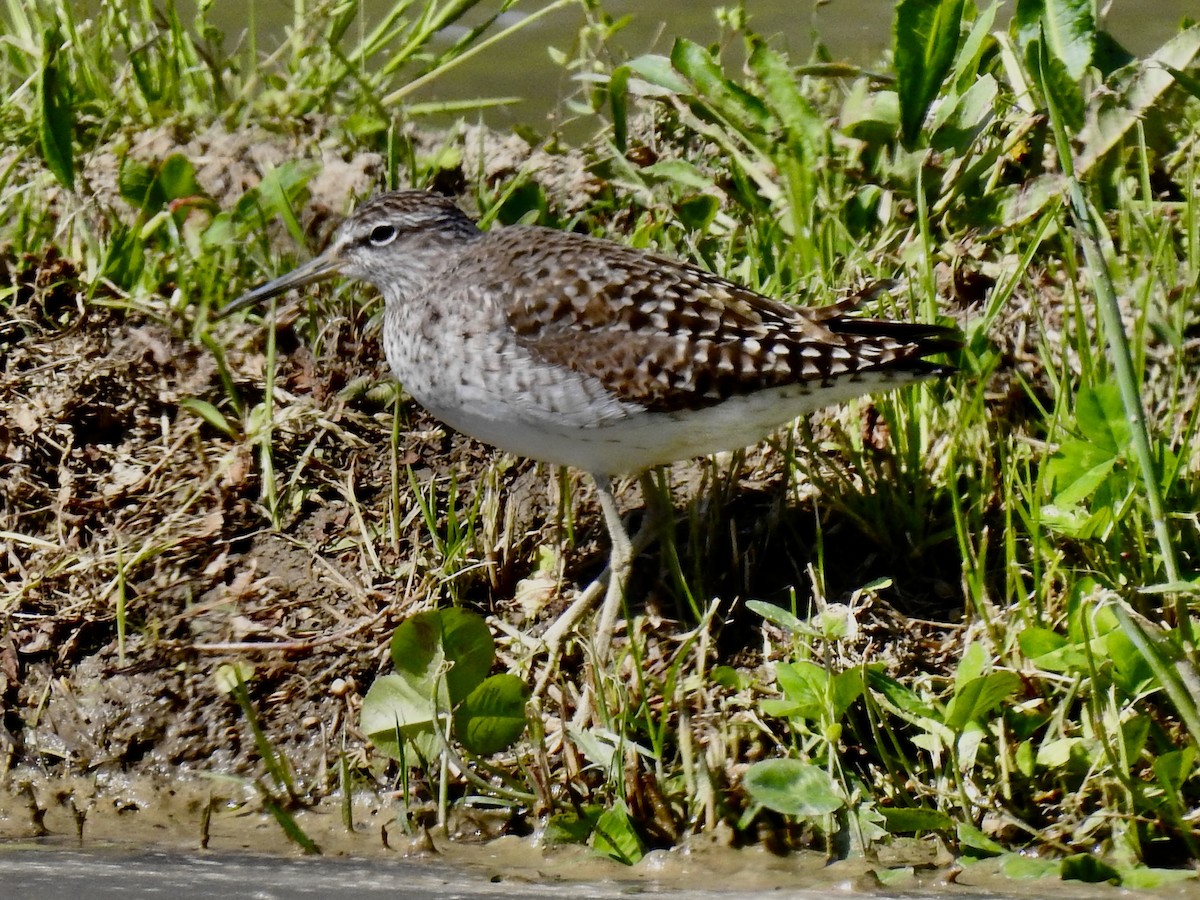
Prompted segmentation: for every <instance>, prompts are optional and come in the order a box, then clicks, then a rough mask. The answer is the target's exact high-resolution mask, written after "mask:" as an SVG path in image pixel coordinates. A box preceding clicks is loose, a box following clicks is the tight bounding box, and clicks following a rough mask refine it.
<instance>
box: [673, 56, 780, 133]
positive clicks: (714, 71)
mask: <svg viewBox="0 0 1200 900" xmlns="http://www.w3.org/2000/svg"><path fill="white" fill-rule="evenodd" d="M671 64H672V65H673V66H674V67H675V69H676V71H678V72H679V73H680V74H681V75H683V76H684V77H685V78H687V79H688V80H689V81H691V83H692V85H693V87H694V88H695V93H696V95H697V97H698V98H699V99H700V100H702V101H703V102H704V103H706V104H707V105H708V106H709V107H710V108H711V109H713V110H714V111H715V112H717V114H719V115H720V116H722V117H723V118H724V119H725V120H726V121H728V122H729V123H730V124H731V125H732V126H733V127H734V128H736V129H737V130H738V131H740V132H741V133H742V135H743V136H744V137H746V138H750V139H757V140H762V139H763V137H764V136H765V134H766V133H767V132H768V131H770V130H771V128H772V125H773V123H772V121H771V114H770V113H769V112H768V111H767V108H766V107H765V106H764V105H763V102H762V101H761V100H759V99H758V98H757V97H755V96H754V95H753V94H751V93H750V92H749V91H747V90H746V89H745V88H743V87H741V86H740V85H738V84H735V83H734V82H733V81H730V80H729V79H728V78H726V77H725V73H724V72H723V71H722V69H721V66H720V65H719V64H718V62H717V61H716V60H715V59H713V57H712V54H710V53H709V52H708V50H706V49H705V48H704V47H701V46H700V45H699V44H696V43H694V42H692V41H689V40H687V39H686V38H677V39H676V41H675V45H674V46H673V47H672V48H671Z"/></svg>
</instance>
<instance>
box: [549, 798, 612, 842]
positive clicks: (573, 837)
mask: <svg viewBox="0 0 1200 900" xmlns="http://www.w3.org/2000/svg"><path fill="white" fill-rule="evenodd" d="M603 813H604V808H603V807H602V806H598V805H596V804H591V805H588V806H584V807H582V808H579V809H570V810H567V811H566V812H561V813H555V814H554V815H552V816H551V817H550V819H549V821H547V822H546V830H545V831H544V832H543V833H542V840H544V841H545V842H546V843H547V844H582V843H585V842H586V841H587V839H588V837H589V836H590V835H591V833H592V831H593V830H594V829H595V827H596V823H597V822H598V821H599V819H600V816H601V815H602V814H603Z"/></svg>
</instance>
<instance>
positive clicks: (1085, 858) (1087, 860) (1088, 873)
mask: <svg viewBox="0 0 1200 900" xmlns="http://www.w3.org/2000/svg"><path fill="white" fill-rule="evenodd" d="M1059 871H1060V872H1061V874H1062V878H1063V881H1085V882H1087V883H1088V884H1098V883H1100V882H1102V881H1108V882H1111V883H1113V884H1118V883H1119V882H1120V881H1121V873H1120V872H1118V871H1117V870H1116V869H1114V868H1113V867H1112V866H1110V865H1109V864H1108V863H1106V862H1104V861H1103V860H1102V859H1100V858H1099V857H1096V856H1093V855H1092V854H1090V853H1076V854H1075V855H1074V856H1067V857H1065V858H1063V860H1062V861H1061V864H1060V868H1059Z"/></svg>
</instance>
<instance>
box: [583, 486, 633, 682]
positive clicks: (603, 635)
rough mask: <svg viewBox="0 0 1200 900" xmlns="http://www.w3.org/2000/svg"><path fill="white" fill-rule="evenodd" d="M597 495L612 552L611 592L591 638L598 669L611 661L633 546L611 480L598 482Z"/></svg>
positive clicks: (607, 596) (605, 600) (609, 558)
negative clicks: (601, 664) (609, 655)
mask: <svg viewBox="0 0 1200 900" xmlns="http://www.w3.org/2000/svg"><path fill="white" fill-rule="evenodd" d="M596 495H597V497H598V498H599V500H600V509H601V510H603V512H604V524H605V525H607V526H608V538H609V541H610V542H611V543H612V550H611V551H610V553H609V557H608V588H607V590H605V592H604V605H603V606H602V607H600V621H599V622H598V623H597V624H596V631H595V633H594V634H593V638H592V653H593V659H594V662H595V664H596V665H597V666H599V665H600V663H601V662H602V661H603V660H605V659H607V658H608V651H609V650H610V649H612V637H613V631H614V630H615V629H616V627H617V613H619V612H620V611H621V601H622V600H624V599H625V588H626V586H627V585H628V584H629V573H630V571H631V569H632V567H633V544H632V543H631V542H630V540H629V533H628V532H627V531H626V530H625V523H624V522H622V521H621V514H620V513H619V512H618V511H617V499H616V497H614V496H613V492H612V482H611V481H610V480H609V479H608V478H596Z"/></svg>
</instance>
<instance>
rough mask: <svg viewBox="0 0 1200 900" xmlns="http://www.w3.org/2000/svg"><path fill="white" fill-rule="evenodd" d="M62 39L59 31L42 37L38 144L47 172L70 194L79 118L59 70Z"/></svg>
mask: <svg viewBox="0 0 1200 900" xmlns="http://www.w3.org/2000/svg"><path fill="white" fill-rule="evenodd" d="M61 44H62V35H61V34H60V33H59V31H58V29H56V28H48V29H46V32H45V34H44V35H43V36H42V70H41V72H40V73H39V75H38V109H39V111H40V112H41V118H40V120H39V121H38V144H39V146H40V147H41V150H42V159H44V160H45V161H46V168H48V169H49V170H50V173H51V174H52V175H53V176H54V177H55V178H56V179H57V180H58V183H59V184H61V185H62V186H63V187H65V188H66V189H67V190H69V191H70V190H74V189H75V150H74V147H73V145H72V137H73V134H74V131H75V116H74V111H73V109H72V106H71V98H70V90H69V86H68V85H67V82H66V79H65V78H64V76H63V73H62V71H61V70H60V69H59V67H58V49H59V47H60V45H61Z"/></svg>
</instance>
